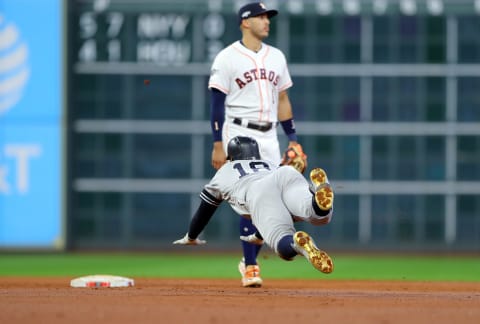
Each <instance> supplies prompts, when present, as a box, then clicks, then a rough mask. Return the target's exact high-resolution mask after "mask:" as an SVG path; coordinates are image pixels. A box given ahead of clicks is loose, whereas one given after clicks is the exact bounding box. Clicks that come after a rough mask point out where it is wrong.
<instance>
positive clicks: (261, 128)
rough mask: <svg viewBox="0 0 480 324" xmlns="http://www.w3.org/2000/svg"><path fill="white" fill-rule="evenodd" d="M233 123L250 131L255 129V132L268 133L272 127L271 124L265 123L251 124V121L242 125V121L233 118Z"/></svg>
mask: <svg viewBox="0 0 480 324" xmlns="http://www.w3.org/2000/svg"><path fill="white" fill-rule="evenodd" d="M233 123H234V124H237V125H240V126H244V127H247V128H250V129H255V130H258V131H261V132H268V131H269V130H271V129H272V127H273V123H265V124H261V125H260V124H255V123H252V122H251V121H247V122H246V123H245V124H244V123H242V119H240V118H234V119H233Z"/></svg>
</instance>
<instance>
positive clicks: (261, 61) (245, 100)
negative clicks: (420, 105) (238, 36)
mask: <svg viewBox="0 0 480 324" xmlns="http://www.w3.org/2000/svg"><path fill="white" fill-rule="evenodd" d="M291 86H292V79H291V78H290V73H289V72H288V69H287V63H286V59H285V56H284V55H283V53H282V52H281V51H279V50H278V49H276V48H275V47H272V46H269V45H267V44H265V43H262V47H261V49H260V50H259V51H258V52H257V53H255V52H254V51H251V50H249V49H248V48H246V47H245V46H243V45H242V44H241V42H240V41H237V42H235V43H233V44H231V45H230V46H228V47H226V48H225V49H223V50H222V51H221V52H220V53H219V54H218V55H217V57H216V58H215V60H214V62H213V64H212V70H211V75H210V80H209V83H208V87H209V88H216V89H218V90H220V91H222V92H223V93H225V94H226V95H227V98H226V100H225V112H226V117H227V118H233V117H238V118H245V119H248V120H252V121H258V122H276V121H277V106H278V93H279V92H280V91H283V90H286V89H288V88H290V87H291Z"/></svg>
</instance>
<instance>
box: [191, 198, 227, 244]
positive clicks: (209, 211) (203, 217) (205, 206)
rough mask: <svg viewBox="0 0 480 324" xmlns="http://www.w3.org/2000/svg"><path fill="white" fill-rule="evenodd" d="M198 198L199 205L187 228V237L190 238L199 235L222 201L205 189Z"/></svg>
mask: <svg viewBox="0 0 480 324" xmlns="http://www.w3.org/2000/svg"><path fill="white" fill-rule="evenodd" d="M200 198H201V201H200V205H199V206H198V208H197V210H196V211H195V214H194V215H193V217H192V220H191V221H190V227H189V229H188V237H189V238H191V239H196V238H197V237H198V236H199V235H200V233H201V232H202V231H203V230H204V229H205V227H206V226H207V224H208V222H209V221H210V219H211V218H212V216H213V214H214V213H215V211H216V210H217V208H218V206H219V205H220V203H221V202H222V201H221V200H218V199H216V198H214V197H213V196H211V195H210V194H209V193H208V192H207V191H206V190H203V191H202V193H201V194H200Z"/></svg>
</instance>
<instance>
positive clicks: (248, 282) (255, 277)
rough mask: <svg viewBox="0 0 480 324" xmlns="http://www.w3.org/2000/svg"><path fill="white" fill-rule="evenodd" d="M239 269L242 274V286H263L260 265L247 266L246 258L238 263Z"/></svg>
mask: <svg viewBox="0 0 480 324" xmlns="http://www.w3.org/2000/svg"><path fill="white" fill-rule="evenodd" d="M238 271H239V272H240V274H241V275H242V286H243V287H249V288H258V287H261V286H262V283H263V280H262V278H260V267H259V266H258V265H249V266H245V260H244V259H242V260H240V262H239V263H238Z"/></svg>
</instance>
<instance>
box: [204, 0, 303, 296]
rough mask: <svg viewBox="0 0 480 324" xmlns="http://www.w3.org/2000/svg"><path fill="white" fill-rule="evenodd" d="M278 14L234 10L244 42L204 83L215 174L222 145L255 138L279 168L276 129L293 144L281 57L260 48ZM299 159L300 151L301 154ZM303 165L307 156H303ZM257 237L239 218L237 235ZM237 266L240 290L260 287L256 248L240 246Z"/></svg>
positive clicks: (220, 59) (257, 7) (220, 58)
mask: <svg viewBox="0 0 480 324" xmlns="http://www.w3.org/2000/svg"><path fill="white" fill-rule="evenodd" d="M277 14H278V12H277V10H268V9H267V8H266V7H265V5H264V4H263V3H260V2H253V3H249V4H246V5H245V6H243V7H242V8H240V10H239V11H238V24H239V26H240V30H241V32H242V38H241V40H239V41H236V42H234V43H233V44H231V45H229V46H228V47H226V48H224V49H223V50H222V51H221V52H220V53H219V54H218V55H217V56H216V58H215V60H214V62H213V64H212V67H211V74H210V79H209V83H208V88H209V89H210V90H211V116H210V117H211V128H212V134H213V141H214V143H213V151H212V166H213V167H214V168H215V169H217V170H218V169H219V168H220V167H221V166H222V165H223V164H224V163H225V161H226V151H227V148H226V145H227V143H228V142H229V140H230V139H232V138H233V137H235V136H239V135H241V136H248V137H252V138H254V139H256V141H257V142H258V144H259V146H260V155H261V157H262V158H263V159H265V160H268V161H269V162H271V163H272V164H273V165H277V166H278V165H279V164H280V163H281V153H280V145H279V142H278V137H277V130H276V126H277V125H278V124H280V125H281V126H282V128H283V130H284V132H285V134H286V135H287V136H288V139H289V147H293V146H296V147H297V148H299V150H300V151H302V150H301V147H300V146H299V144H298V143H297V136H296V132H295V124H294V121H293V114H292V106H291V104H290V100H289V98H288V94H287V89H288V88H290V87H291V86H292V80H291V78H290V74H289V71H288V67H287V62H286V59H285V56H284V55H283V53H282V52H281V51H280V50H279V49H277V48H275V47H272V46H270V45H267V44H265V43H263V39H265V38H266V37H268V34H269V31H270V29H269V28H270V18H272V17H274V16H276V15H277ZM302 154H303V152H302ZM303 157H304V160H305V161H306V156H305V155H303ZM254 232H255V227H254V226H253V225H252V222H251V221H250V220H249V219H246V218H241V219H240V234H241V235H242V236H248V235H250V234H253V233H254ZM242 248H243V255H244V257H243V259H242V260H241V261H240V263H239V267H238V269H239V271H240V273H241V275H242V285H243V286H244V287H259V286H261V284H262V279H261V277H260V268H259V266H258V263H257V255H258V253H259V251H260V246H255V245H252V244H249V243H247V242H242Z"/></svg>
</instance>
